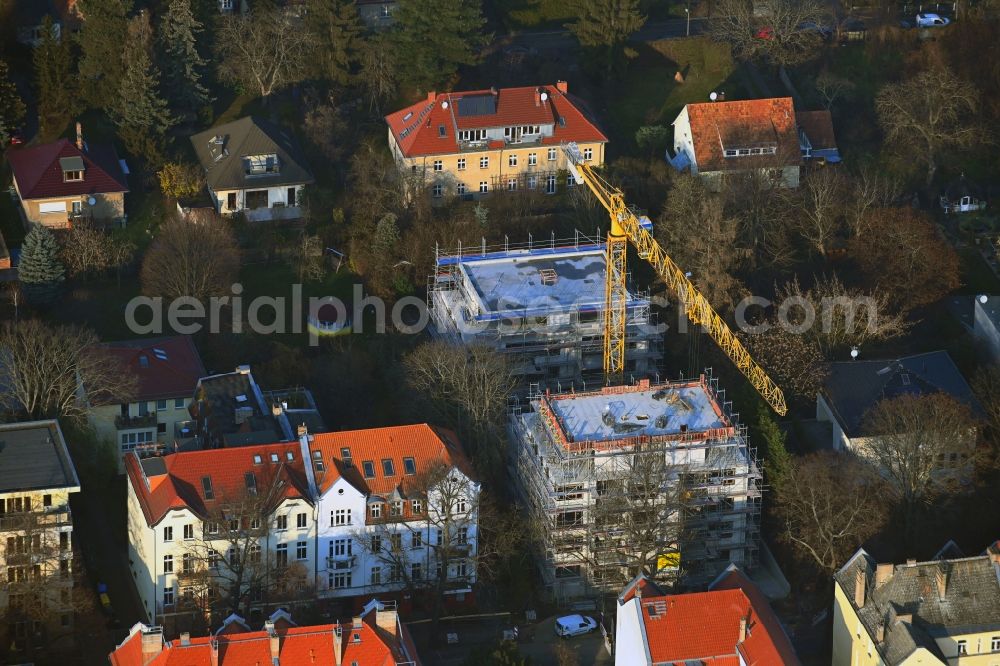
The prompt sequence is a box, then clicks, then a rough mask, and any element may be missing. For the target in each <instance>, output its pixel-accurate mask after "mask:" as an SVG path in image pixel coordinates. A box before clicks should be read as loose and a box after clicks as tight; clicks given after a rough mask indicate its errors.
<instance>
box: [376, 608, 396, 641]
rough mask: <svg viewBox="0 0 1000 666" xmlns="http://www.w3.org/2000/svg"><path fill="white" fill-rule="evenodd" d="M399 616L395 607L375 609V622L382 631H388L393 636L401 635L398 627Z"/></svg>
mask: <svg viewBox="0 0 1000 666" xmlns="http://www.w3.org/2000/svg"><path fill="white" fill-rule="evenodd" d="M398 622H399V618H398V616H397V615H396V609H395V608H385V609H376V610H375V624H376V625H378V628H379V629H381V630H382V631H385V632H388V633H390V634H392V635H393V636H396V637H397V638H398V637H399V633H398V627H399V624H398Z"/></svg>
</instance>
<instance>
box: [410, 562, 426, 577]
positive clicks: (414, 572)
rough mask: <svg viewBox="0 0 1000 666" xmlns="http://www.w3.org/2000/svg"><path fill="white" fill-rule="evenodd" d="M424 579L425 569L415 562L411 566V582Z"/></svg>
mask: <svg viewBox="0 0 1000 666" xmlns="http://www.w3.org/2000/svg"><path fill="white" fill-rule="evenodd" d="M423 578H424V567H423V565H421V563H420V562H414V563H412V564H411V565H410V580H423Z"/></svg>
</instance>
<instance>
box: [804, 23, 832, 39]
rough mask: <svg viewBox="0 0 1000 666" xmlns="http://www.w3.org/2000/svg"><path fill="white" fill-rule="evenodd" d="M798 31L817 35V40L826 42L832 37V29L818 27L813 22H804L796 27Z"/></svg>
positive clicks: (817, 24) (825, 26) (824, 26)
mask: <svg viewBox="0 0 1000 666" xmlns="http://www.w3.org/2000/svg"><path fill="white" fill-rule="evenodd" d="M798 29H799V30H801V31H802V32H814V33H816V34H817V35H819V38H820V39H822V40H823V41H826V40H828V39H830V38H831V37H833V28H831V27H830V26H828V25H820V24H819V23H816V22H814V21H806V22H804V23H800V24H799V25H798Z"/></svg>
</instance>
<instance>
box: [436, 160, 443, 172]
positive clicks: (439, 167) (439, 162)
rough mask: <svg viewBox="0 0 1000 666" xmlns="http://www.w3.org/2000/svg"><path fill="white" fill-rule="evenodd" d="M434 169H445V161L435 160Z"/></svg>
mask: <svg viewBox="0 0 1000 666" xmlns="http://www.w3.org/2000/svg"><path fill="white" fill-rule="evenodd" d="M434 170H435V171H444V162H442V161H441V160H434Z"/></svg>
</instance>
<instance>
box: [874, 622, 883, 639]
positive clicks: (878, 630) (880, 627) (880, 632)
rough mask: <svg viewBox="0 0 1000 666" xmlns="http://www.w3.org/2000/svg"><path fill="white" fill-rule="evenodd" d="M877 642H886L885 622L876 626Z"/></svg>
mask: <svg viewBox="0 0 1000 666" xmlns="http://www.w3.org/2000/svg"><path fill="white" fill-rule="evenodd" d="M875 642H876V643H879V644H882V643H884V642H885V623H884V622H879V623H878V626H876V627H875Z"/></svg>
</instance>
